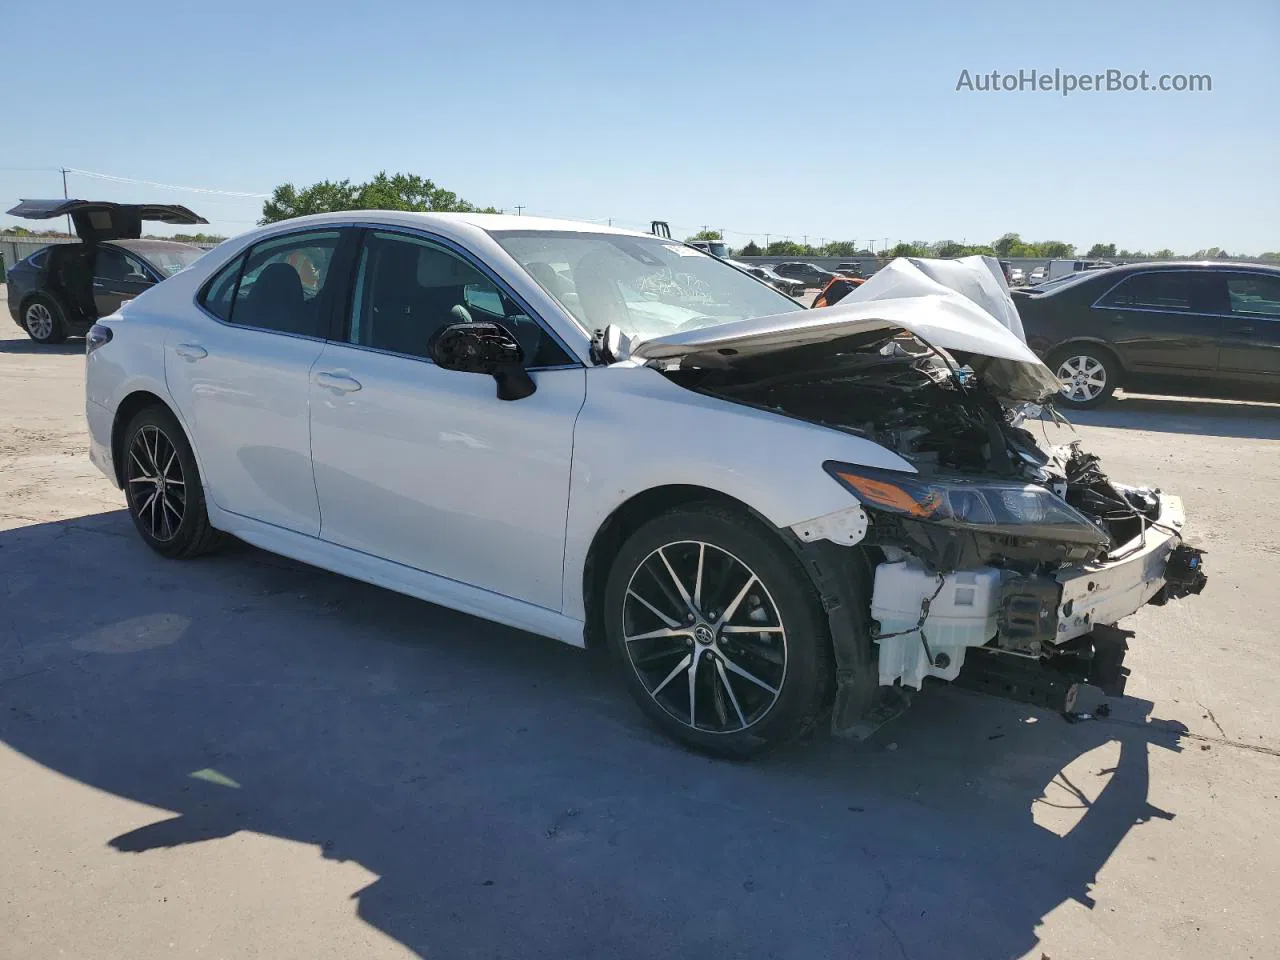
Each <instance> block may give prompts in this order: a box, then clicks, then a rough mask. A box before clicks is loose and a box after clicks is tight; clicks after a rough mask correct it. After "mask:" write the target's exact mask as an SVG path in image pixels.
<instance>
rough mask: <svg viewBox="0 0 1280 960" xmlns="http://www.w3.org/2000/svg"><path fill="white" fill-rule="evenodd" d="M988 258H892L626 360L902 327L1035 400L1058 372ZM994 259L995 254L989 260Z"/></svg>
mask: <svg viewBox="0 0 1280 960" xmlns="http://www.w3.org/2000/svg"><path fill="white" fill-rule="evenodd" d="M987 259H989V258H985V257H969V258H966V259H965V260H907V259H898V260H895V261H893V262H892V263H890V264H889V265H888V266H886V267H885V268H884V269H882V270H880V271H879V272H878V273H876V274H875V276H873V277H872V278H871V279H870V280H868V281H867V282H866V283H864V284H862V285H861V286H860V287H858V288H857V289H856V290H854V291H853V292H852V293H850V294H849V295H848V296H846V297H845V298H844V299H843V300H841V301H840V302H839V303H837V304H836V305H835V306H832V307H823V308H821V309H817V310H798V311H795V312H792V313H784V314H777V315H775V316H769V317H754V318H751V319H749V320H737V321H733V322H729V323H721V324H715V325H713V326H708V327H703V328H701V329H698V330H689V331H686V332H683V333H673V334H669V335H667V336H664V337H654V338H652V339H650V340H645V341H643V342H641V343H638V344H633V345H632V346H631V349H630V351H629V357H630V358H631V359H634V360H640V361H649V360H675V359H679V360H681V361H682V362H685V363H692V364H699V363H702V364H707V365H714V366H720V367H725V366H733V364H734V362H735V361H736V360H737V359H739V358H745V357H751V356H759V355H761V354H765V353H771V352H774V351H779V350H785V349H788V348H791V347H796V346H800V345H803V344H813V343H822V342H825V341H831V340H838V339H842V338H844V337H849V336H853V335H855V334H859V333H871V332H874V331H877V330H887V329H900V330H905V331H907V332H908V333H911V334H914V335H915V336H917V337H919V338H920V339H921V340H923V341H925V342H926V343H928V344H930V345H931V346H934V347H940V348H943V349H945V350H948V351H953V352H957V353H961V354H964V355H965V359H966V360H967V362H969V363H970V365H971V366H972V367H973V370H974V372H975V373H976V374H978V376H980V377H981V378H982V379H983V381H984V382H985V383H986V384H987V385H988V387H990V388H991V390H992V391H993V392H994V393H996V394H997V395H1000V396H1004V397H1007V398H1008V399H1010V400H1018V401H1033V402H1038V401H1041V400H1044V399H1045V398H1047V397H1050V396H1052V395H1053V394H1055V393H1057V392H1058V390H1059V388H1060V387H1061V382H1060V381H1059V380H1058V378H1057V377H1056V376H1054V374H1053V372H1052V371H1051V370H1050V369H1049V368H1048V367H1046V366H1045V365H1044V364H1043V363H1042V362H1041V361H1040V358H1039V357H1037V356H1036V355H1035V353H1033V352H1032V350H1031V348H1030V347H1028V346H1027V345H1026V343H1025V342H1024V340H1023V337H1022V324H1021V322H1020V321H1019V319H1018V312H1017V310H1016V309H1015V307H1014V305H1013V301H1012V300H1011V299H1010V297H1009V293H1008V287H1007V286H1006V285H1005V284H1004V280H1003V277H1000V276H998V271H999V267H998V266H997V267H996V271H997V275H993V273H992V271H991V268H990V266H989V265H988V264H987V263H986V262H985V261H986V260H987ZM992 262H993V263H994V261H992Z"/></svg>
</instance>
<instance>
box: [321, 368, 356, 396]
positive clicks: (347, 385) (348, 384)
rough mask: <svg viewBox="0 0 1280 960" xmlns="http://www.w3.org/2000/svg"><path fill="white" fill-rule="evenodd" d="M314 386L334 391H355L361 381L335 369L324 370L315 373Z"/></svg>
mask: <svg viewBox="0 0 1280 960" xmlns="http://www.w3.org/2000/svg"><path fill="white" fill-rule="evenodd" d="M316 386H319V387H324V388H325V389H326V390H332V391H333V392H334V393H355V392H356V391H357V390H359V389H360V387H361V383H360V381H359V380H357V379H356V378H355V377H352V376H349V375H347V374H345V373H339V372H338V371H336V370H325V371H323V372H321V373H317V374H316Z"/></svg>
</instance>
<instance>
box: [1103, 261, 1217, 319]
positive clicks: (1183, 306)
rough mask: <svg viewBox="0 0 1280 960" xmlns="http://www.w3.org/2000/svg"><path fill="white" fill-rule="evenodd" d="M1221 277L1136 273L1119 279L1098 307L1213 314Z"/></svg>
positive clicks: (1163, 272) (1167, 272) (1179, 273)
mask: <svg viewBox="0 0 1280 960" xmlns="http://www.w3.org/2000/svg"><path fill="white" fill-rule="evenodd" d="M1220 287H1221V278H1219V277H1215V276H1213V275H1210V274H1207V273H1206V274H1197V273H1192V272H1190V271H1187V272H1176V271H1161V272H1155V273H1139V274H1135V275H1134V276H1132V277H1128V278H1126V279H1125V280H1122V281H1121V282H1120V283H1119V284H1117V285H1116V286H1115V287H1113V288H1112V289H1111V290H1110V291H1108V292H1107V293H1106V294H1104V295H1103V296H1102V298H1101V299H1100V300H1099V301H1098V303H1097V306H1099V307H1107V308H1110V309H1112V310H1125V309H1133V310H1159V311H1161V312H1163V313H1213V312H1216V311H1217V310H1218V309H1219V308H1220V303H1219V302H1218V301H1219V299H1220V297H1219V290H1220Z"/></svg>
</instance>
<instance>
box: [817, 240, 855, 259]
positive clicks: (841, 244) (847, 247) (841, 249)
mask: <svg viewBox="0 0 1280 960" xmlns="http://www.w3.org/2000/svg"><path fill="white" fill-rule="evenodd" d="M822 254H823V256H826V257H856V256H857V255H858V245H857V244H856V243H854V242H853V241H852V240H832V241H831V242H830V243H828V244H827V245H826V246H825V247H823V248H822Z"/></svg>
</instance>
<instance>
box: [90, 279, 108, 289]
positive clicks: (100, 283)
mask: <svg viewBox="0 0 1280 960" xmlns="http://www.w3.org/2000/svg"><path fill="white" fill-rule="evenodd" d="M93 285H94V286H95V287H99V288H101V287H105V286H106V284H105V283H103V282H102V281H101V280H95V281H93Z"/></svg>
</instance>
